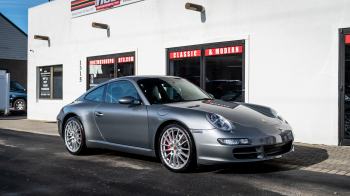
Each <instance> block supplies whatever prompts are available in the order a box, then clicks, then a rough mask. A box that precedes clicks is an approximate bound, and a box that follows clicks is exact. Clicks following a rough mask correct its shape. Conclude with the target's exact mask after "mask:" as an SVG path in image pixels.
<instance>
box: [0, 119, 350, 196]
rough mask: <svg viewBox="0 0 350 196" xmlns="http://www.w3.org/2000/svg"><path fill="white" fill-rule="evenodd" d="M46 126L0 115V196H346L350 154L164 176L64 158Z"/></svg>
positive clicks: (101, 155) (121, 159)
mask: <svg viewBox="0 0 350 196" xmlns="http://www.w3.org/2000/svg"><path fill="white" fill-rule="evenodd" d="M55 132H56V134H57V127H56V124H55V123H53V122H46V121H31V120H27V119H25V118H23V116H21V115H17V116H16V115H14V116H0V195H165V194H166V195H350V183H349V182H350V163H349V160H350V157H349V156H350V148H349V147H339V146H326V145H310V144H301V143H296V145H295V152H294V153H292V154H291V155H290V156H286V157H283V158H280V159H275V160H270V161H264V162H257V163H240V164H232V165H227V166H205V167H201V168H198V169H197V170H195V171H193V172H192V173H185V174H178V173H172V172H170V171H168V170H167V169H166V168H165V167H164V166H163V165H162V164H161V162H160V161H159V160H157V159H156V158H150V157H144V156H139V155H133V154H127V153H121V152H115V151H109V150H102V149H100V150H92V151H91V153H89V154H88V155H84V156H73V155H71V154H69V153H68V152H67V151H66V149H65V147H64V143H63V139H62V138H61V137H59V136H57V135H55Z"/></svg>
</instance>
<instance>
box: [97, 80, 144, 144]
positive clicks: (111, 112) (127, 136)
mask: <svg viewBox="0 0 350 196" xmlns="http://www.w3.org/2000/svg"><path fill="white" fill-rule="evenodd" d="M125 96H132V97H134V98H136V99H139V96H138V93H137V90H136V89H135V87H134V86H133V84H132V83H131V82H129V81H118V82H112V83H109V84H108V86H107V90H106V97H105V102H104V103H103V104H100V105H98V106H97V107H96V108H95V109H94V115H95V122H96V125H97V127H98V128H99V130H100V132H101V134H102V136H103V137H104V139H105V140H106V141H108V142H112V143H116V144H123V145H129V146H135V147H142V148H149V147H150V145H149V144H148V121H147V107H146V106H145V105H143V104H141V105H133V104H130V105H129V104H120V103H119V102H118V100H119V99H120V98H122V97H125Z"/></svg>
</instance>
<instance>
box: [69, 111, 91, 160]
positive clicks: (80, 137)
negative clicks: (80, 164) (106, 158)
mask: <svg viewBox="0 0 350 196" xmlns="http://www.w3.org/2000/svg"><path fill="white" fill-rule="evenodd" d="M64 143H65V145H66V148H67V150H68V152H69V153H71V154H73V155H78V154H83V153H85V151H86V147H85V135H84V128H83V125H82V124H81V122H80V120H79V119H78V118H77V117H70V118H69V119H68V120H67V122H66V124H65V126H64Z"/></svg>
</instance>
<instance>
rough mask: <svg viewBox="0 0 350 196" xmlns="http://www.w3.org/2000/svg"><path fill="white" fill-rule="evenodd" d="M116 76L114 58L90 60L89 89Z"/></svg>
mask: <svg viewBox="0 0 350 196" xmlns="http://www.w3.org/2000/svg"><path fill="white" fill-rule="evenodd" d="M113 78H114V58H113V57H112V58H103V59H96V60H89V89H90V88H93V87H95V86H97V85H99V84H101V83H103V82H106V81H108V80H110V79H113Z"/></svg>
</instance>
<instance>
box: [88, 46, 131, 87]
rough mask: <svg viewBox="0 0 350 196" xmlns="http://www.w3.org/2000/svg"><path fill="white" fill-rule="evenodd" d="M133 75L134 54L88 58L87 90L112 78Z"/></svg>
mask: <svg viewBox="0 0 350 196" xmlns="http://www.w3.org/2000/svg"><path fill="white" fill-rule="evenodd" d="M133 75H135V52H128V53H120V54H112V55H104V56H96V57H88V78H89V79H88V84H87V90H89V89H91V88H93V87H95V86H97V85H99V84H101V83H103V82H106V81H108V80H110V79H113V78H120V77H124V76H133Z"/></svg>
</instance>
